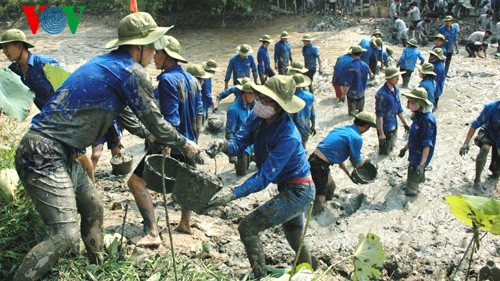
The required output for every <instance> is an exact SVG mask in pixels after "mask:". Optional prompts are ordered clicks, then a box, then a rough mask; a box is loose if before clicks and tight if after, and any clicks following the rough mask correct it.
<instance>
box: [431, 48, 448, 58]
mask: <svg viewBox="0 0 500 281" xmlns="http://www.w3.org/2000/svg"><path fill="white" fill-rule="evenodd" d="M428 52H429V54H431V55H435V56H436V57H438V59H440V60H445V59H446V56H445V55H443V49H441V48H434V49H432V51H428Z"/></svg>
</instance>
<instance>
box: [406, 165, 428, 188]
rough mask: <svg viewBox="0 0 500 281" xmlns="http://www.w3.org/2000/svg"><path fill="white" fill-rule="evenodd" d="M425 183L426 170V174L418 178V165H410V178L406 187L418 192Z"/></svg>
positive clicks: (407, 179)
mask: <svg viewBox="0 0 500 281" xmlns="http://www.w3.org/2000/svg"><path fill="white" fill-rule="evenodd" d="M421 182H425V170H424V173H423V174H422V175H421V176H420V177H418V176H417V165H413V164H409V165H408V177H407V178H406V186H407V187H408V188H410V189H414V190H418V187H419V184H420V183H421Z"/></svg>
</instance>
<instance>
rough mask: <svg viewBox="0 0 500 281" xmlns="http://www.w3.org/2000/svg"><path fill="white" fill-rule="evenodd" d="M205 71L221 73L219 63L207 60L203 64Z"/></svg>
mask: <svg viewBox="0 0 500 281" xmlns="http://www.w3.org/2000/svg"><path fill="white" fill-rule="evenodd" d="M201 65H203V68H204V69H205V71H213V72H215V71H219V70H220V69H219V67H217V62H215V60H207V61H204V62H202V63H201Z"/></svg>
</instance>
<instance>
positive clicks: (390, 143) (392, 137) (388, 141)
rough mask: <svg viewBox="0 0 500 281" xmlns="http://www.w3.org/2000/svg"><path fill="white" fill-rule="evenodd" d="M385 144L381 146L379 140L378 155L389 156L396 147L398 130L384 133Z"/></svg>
mask: <svg viewBox="0 0 500 281" xmlns="http://www.w3.org/2000/svg"><path fill="white" fill-rule="evenodd" d="M384 134H385V143H384V144H383V145H382V144H381V143H380V140H379V144H378V153H379V154H382V155H389V153H391V152H392V151H393V150H394V147H395V146H396V140H397V138H398V129H394V130H392V131H390V132H384Z"/></svg>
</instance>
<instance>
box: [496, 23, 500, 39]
mask: <svg viewBox="0 0 500 281" xmlns="http://www.w3.org/2000/svg"><path fill="white" fill-rule="evenodd" d="M495 33H496V38H497V41H498V40H500V21H499V22H497V28H496V32H495Z"/></svg>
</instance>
